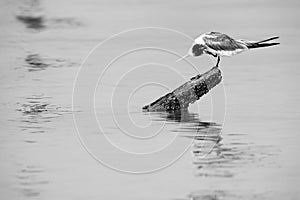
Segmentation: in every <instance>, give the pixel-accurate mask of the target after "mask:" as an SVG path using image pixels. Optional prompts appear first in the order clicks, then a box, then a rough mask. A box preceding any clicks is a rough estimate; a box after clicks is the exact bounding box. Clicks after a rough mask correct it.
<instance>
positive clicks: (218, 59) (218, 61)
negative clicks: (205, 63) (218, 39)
mask: <svg viewBox="0 0 300 200" xmlns="http://www.w3.org/2000/svg"><path fill="white" fill-rule="evenodd" d="M217 57H218V58H217V64H216V67H219V63H220V60H221V59H220V56H217Z"/></svg>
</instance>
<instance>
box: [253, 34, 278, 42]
mask: <svg viewBox="0 0 300 200" xmlns="http://www.w3.org/2000/svg"><path fill="white" fill-rule="evenodd" d="M278 38H279V37H278V36H276V37H271V38H268V39H266V40H262V41H259V42H257V43H263V42H268V41H271V40H275V39H278Z"/></svg>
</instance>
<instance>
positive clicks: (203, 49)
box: [177, 32, 279, 67]
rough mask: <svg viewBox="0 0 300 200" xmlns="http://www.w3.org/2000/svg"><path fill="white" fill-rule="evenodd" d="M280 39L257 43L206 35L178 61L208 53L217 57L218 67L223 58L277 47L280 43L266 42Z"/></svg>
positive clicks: (217, 35)
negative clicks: (250, 50)
mask: <svg viewBox="0 0 300 200" xmlns="http://www.w3.org/2000/svg"><path fill="white" fill-rule="evenodd" d="M278 38H279V37H272V38H269V39H266V40H262V41H259V42H256V41H246V40H235V39H232V38H231V37H229V36H228V35H226V34H223V33H219V32H209V33H204V34H202V35H200V36H199V37H197V38H196V39H195V40H194V43H193V44H192V47H191V48H190V50H189V51H188V53H187V54H186V55H185V56H183V57H182V58H180V59H178V60H177V61H179V60H182V59H185V58H186V57H188V56H201V55H202V54H204V53H206V54H208V55H211V56H213V57H217V64H216V66H217V67H218V65H219V62H220V57H221V56H233V55H235V54H237V53H241V52H243V51H246V50H248V49H253V48H260V47H268V46H273V45H277V44H279V43H266V42H268V41H270V40H275V39H278Z"/></svg>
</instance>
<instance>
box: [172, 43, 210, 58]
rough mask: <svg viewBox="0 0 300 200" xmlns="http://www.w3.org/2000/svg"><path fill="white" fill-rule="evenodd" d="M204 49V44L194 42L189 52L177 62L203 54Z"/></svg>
mask: <svg viewBox="0 0 300 200" xmlns="http://www.w3.org/2000/svg"><path fill="white" fill-rule="evenodd" d="M204 50H205V46H204V45H201V44H196V43H193V44H192V46H191V48H190V49H189V51H188V53H187V54H186V55H185V56H183V57H182V58H180V59H178V60H177V62H178V61H180V60H183V59H185V58H187V57H189V56H201V55H202V54H203V53H204Z"/></svg>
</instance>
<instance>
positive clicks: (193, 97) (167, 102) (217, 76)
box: [143, 67, 222, 111]
mask: <svg viewBox="0 0 300 200" xmlns="http://www.w3.org/2000/svg"><path fill="white" fill-rule="evenodd" d="M221 80H222V74H221V71H220V69H219V68H217V67H213V68H212V69H210V70H209V71H207V72H205V73H204V74H199V75H197V76H195V77H193V78H191V80H189V81H188V82H186V83H184V84H183V85H181V86H180V87H178V88H177V89H175V90H174V91H173V92H170V93H168V94H166V95H165V96H163V97H161V98H159V99H157V100H156V101H154V102H153V103H151V104H149V105H146V106H144V107H143V110H146V111H175V110H180V109H187V108H188V106H189V104H192V103H194V102H195V101H197V100H198V99H200V97H202V96H203V95H204V94H206V93H208V92H209V90H210V89H212V88H213V87H215V86H216V85H217V84H219V83H220V82H221Z"/></svg>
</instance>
